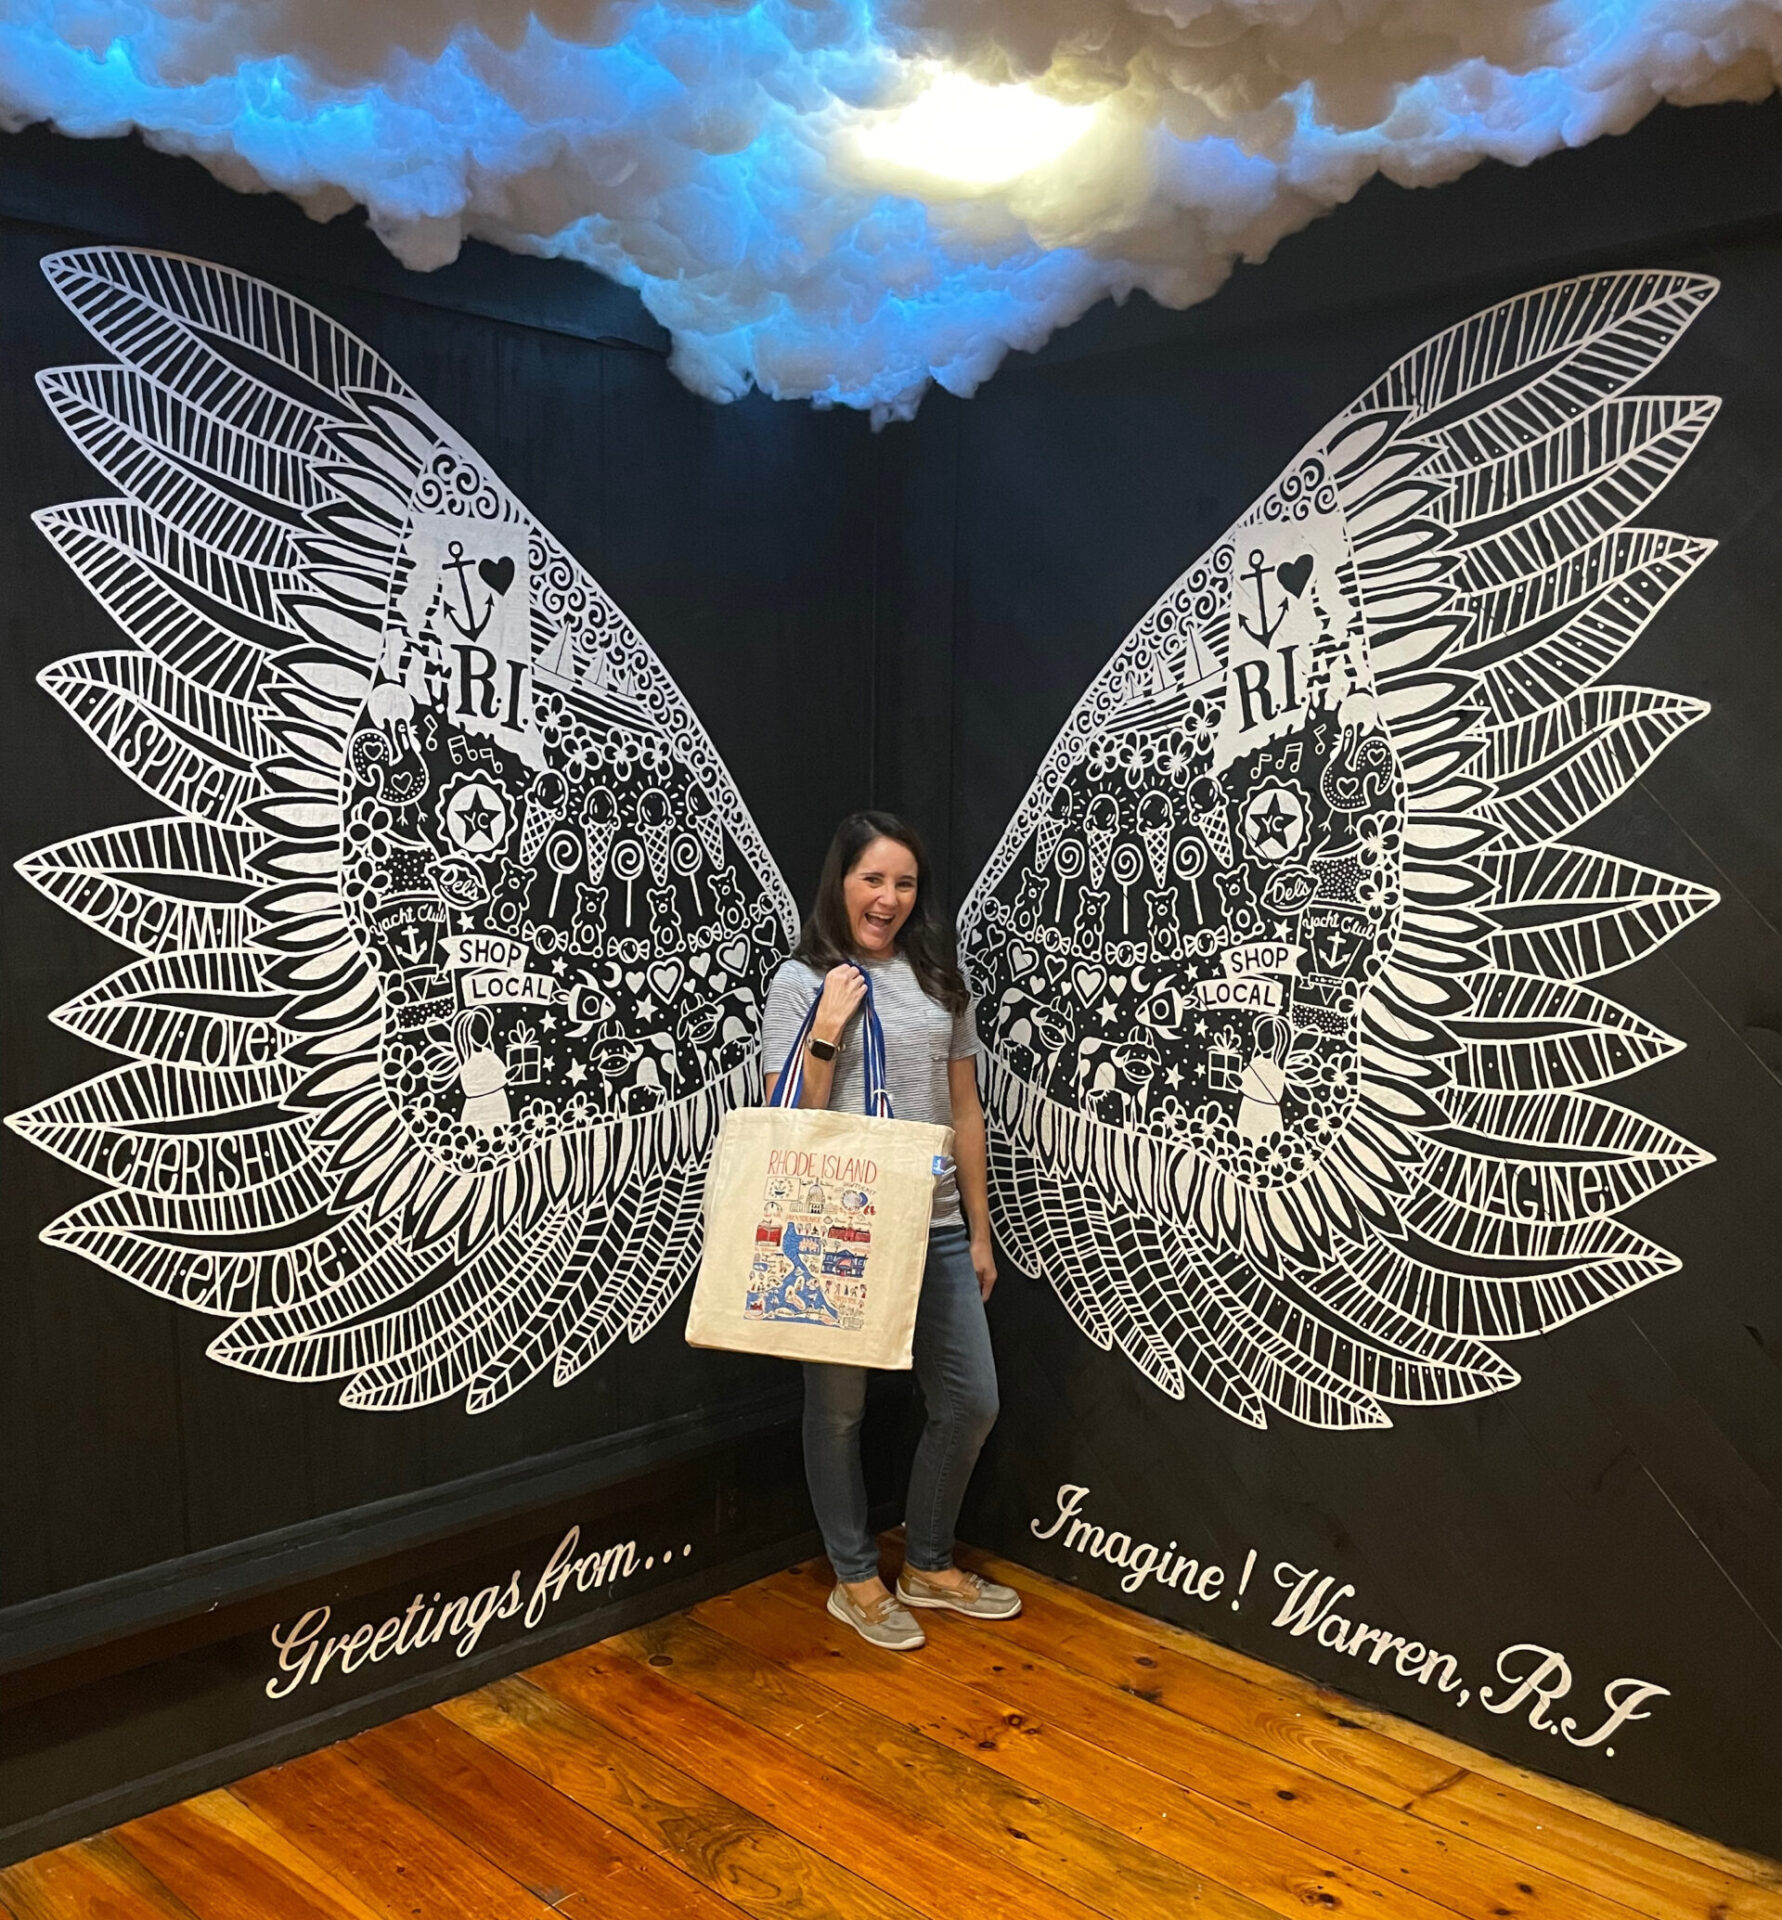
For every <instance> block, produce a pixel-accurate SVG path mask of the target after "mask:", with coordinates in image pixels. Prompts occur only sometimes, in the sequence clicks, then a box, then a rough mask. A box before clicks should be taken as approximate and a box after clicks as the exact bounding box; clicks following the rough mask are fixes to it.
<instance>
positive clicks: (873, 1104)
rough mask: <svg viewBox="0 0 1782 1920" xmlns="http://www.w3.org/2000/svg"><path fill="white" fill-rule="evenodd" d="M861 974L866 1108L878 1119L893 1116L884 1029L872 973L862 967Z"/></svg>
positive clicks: (891, 1118) (893, 1117)
mask: <svg viewBox="0 0 1782 1920" xmlns="http://www.w3.org/2000/svg"><path fill="white" fill-rule="evenodd" d="M860 977H861V979H863V980H864V981H865V982H866V1019H865V1023H864V1025H865V1031H866V1111H867V1112H868V1113H869V1114H872V1115H873V1116H874V1117H875V1118H876V1119H879V1120H894V1119H896V1117H897V1116H896V1115H895V1114H894V1113H893V1112H892V1111H891V1069H890V1062H889V1061H888V1060H887V1059H886V1056H885V1029H884V1025H883V1023H882V1022H881V1021H880V1019H879V1008H878V1002H877V1001H876V1000H875V999H874V998H873V992H872V975H871V974H870V973H868V972H867V971H866V969H865V968H864V967H862V968H861V969H860Z"/></svg>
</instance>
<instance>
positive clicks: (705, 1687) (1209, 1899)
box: [601, 1615, 1266, 1920]
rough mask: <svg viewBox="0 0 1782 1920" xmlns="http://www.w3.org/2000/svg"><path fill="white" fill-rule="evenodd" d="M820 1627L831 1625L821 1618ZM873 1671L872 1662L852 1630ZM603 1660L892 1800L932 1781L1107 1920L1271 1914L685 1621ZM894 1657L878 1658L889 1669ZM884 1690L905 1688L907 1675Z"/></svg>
mask: <svg viewBox="0 0 1782 1920" xmlns="http://www.w3.org/2000/svg"><path fill="white" fill-rule="evenodd" d="M823 1618H824V1622H825V1624H827V1625H833V1622H830V1621H829V1620H828V1616H827V1615H824V1616H823ZM841 1631H843V1632H845V1633H848V1635H849V1638H850V1639H853V1640H854V1642H855V1645H856V1646H859V1647H860V1649H861V1653H862V1655H863V1656H864V1657H865V1659H866V1660H867V1661H868V1662H869V1663H870V1662H873V1661H874V1660H875V1655H874V1653H873V1651H872V1650H871V1649H869V1648H866V1647H865V1646H864V1645H863V1644H862V1643H861V1642H860V1641H859V1640H858V1639H857V1637H856V1636H854V1635H853V1634H852V1633H851V1631H850V1630H849V1629H846V1628H843V1629H841ZM601 1652H602V1653H603V1654H604V1653H608V1652H611V1653H618V1654H624V1655H629V1656H630V1657H632V1658H634V1659H638V1660H642V1661H644V1662H646V1663H647V1664H648V1665H650V1667H651V1668H652V1669H653V1670H654V1671H656V1672H658V1673H660V1675H661V1677H662V1678H663V1679H665V1680H667V1681H668V1682H669V1684H671V1685H673V1686H679V1687H686V1688H688V1689H689V1690H691V1691H693V1692H695V1693H698V1694H700V1695H701V1696H702V1697H704V1698H705V1699H707V1700H709V1701H711V1702H712V1703H713V1704H714V1705H717V1706H719V1707H722V1708H724V1709H725V1710H726V1711H728V1712H730V1713H733V1714H737V1715H739V1716H742V1715H746V1716H747V1717H748V1718H749V1719H750V1720H751V1721H752V1722H753V1723H754V1724H755V1725H757V1726H767V1727H770V1728H771V1729H772V1730H773V1731H775V1732H777V1733H779V1734H780V1735H781V1737H782V1738H784V1739H787V1740H791V1741H795V1742H797V1743H798V1744H799V1745H800V1746H801V1747H802V1748H803V1749H804V1750H805V1751H806V1752H808V1753H811V1754H813V1755H815V1756H817V1757H819V1758H821V1759H822V1760H823V1761H824V1762H825V1763H826V1764H828V1765H831V1766H834V1767H836V1768H837V1769H839V1770H841V1771H843V1772H845V1773H847V1774H848V1775H849V1777H850V1778H852V1779H854V1780H855V1781H857V1782H859V1783H860V1784H861V1785H862V1786H864V1787H866V1788H867V1789H868V1790H869V1791H873V1792H876V1793H878V1794H879V1795H880V1797H881V1798H884V1799H887V1800H892V1799H896V1798H900V1797H907V1795H908V1792H909V1786H908V1782H909V1779H910V1777H911V1775H912V1774H916V1773H920V1774H921V1775H923V1776H924V1780H925V1788H924V1790H925V1793H926V1795H927V1797H928V1798H929V1800H930V1803H931V1804H933V1805H935V1806H937V1807H941V1808H944V1809H945V1820H946V1825H947V1827H948V1830H949V1831H950V1832H952V1833H955V1834H961V1835H964V1836H966V1837H968V1838H970V1839H971V1840H973V1841H974V1842H976V1843H977V1844H978V1845H980V1846H982V1847H984V1848H985V1849H986V1850H988V1851H990V1852H992V1853H996V1854H999V1855H1001V1856H1002V1857H1004V1858H1006V1859H1008V1860H1009V1861H1011V1862H1012V1863H1014V1864H1016V1865H1017V1866H1019V1868H1020V1869H1021V1870H1022V1871H1023V1872H1025V1873H1028V1874H1030V1875H1032V1876H1033V1877H1034V1878H1035V1879H1038V1880H1043V1881H1044V1882H1045V1883H1046V1885H1048V1886H1049V1887H1052V1888H1053V1889H1054V1890H1055V1891H1057V1892H1059V1893H1063V1894H1066V1895H1068V1896H1069V1897H1070V1898H1072V1899H1075V1900H1078V1901H1080V1902H1081V1903H1082V1904H1083V1905H1084V1906H1087V1907H1090V1908H1093V1909H1094V1910H1095V1911H1097V1912H1099V1913H1103V1914H1106V1915H1108V1916H1109V1917H1110V1920H1172V1916H1175V1915H1178V1914H1183V1913H1187V1912H1196V1913H1200V1914H1205V1915H1207V1916H1209V1920H1211V1916H1213V1915H1215V1914H1229V1915H1230V1916H1231V1920H1264V1916H1265V1911H1266V1910H1265V1909H1263V1908H1261V1907H1259V1906H1257V1905H1255V1904H1254V1903H1252V1902H1250V1901H1248V1900H1244V1899H1235V1898H1227V1897H1225V1896H1224V1895H1223V1893H1222V1892H1221V1891H1220V1890H1217V1889H1205V1888H1203V1887H1202V1885H1201V1879H1200V1876H1199V1874H1198V1873H1196V1872H1194V1871H1192V1870H1189V1869H1186V1868H1184V1867H1182V1866H1181V1865H1179V1864H1178V1863H1176V1862H1173V1861H1172V1860H1170V1859H1169V1858H1168V1857H1167V1856H1165V1855H1163V1854H1160V1853H1158V1852H1155V1851H1153V1850H1152V1849H1151V1848H1150V1847H1148V1846H1146V1845H1144V1844H1142V1843H1140V1842H1138V1841H1136V1840H1134V1839H1130V1838H1128V1837H1126V1835H1124V1834H1123V1833H1122V1832H1121V1831H1120V1830H1119V1829H1118V1828H1112V1827H1108V1826H1106V1825H1105V1824H1103V1823H1102V1822H1100V1821H1098V1820H1095V1819H1093V1818H1091V1817H1088V1816H1086V1815H1085V1814H1084V1813H1083V1812H1081V1811H1080V1810H1078V1809H1076V1808H1073V1807H1072V1806H1070V1805H1068V1804H1066V1803H1064V1802H1061V1801H1059V1800H1056V1799H1052V1798H1049V1797H1047V1796H1044V1795H1041V1794H1037V1793H1035V1792H1031V1791H1026V1790H1024V1789H1023V1788H1022V1787H1021V1786H1020V1785H1019V1784H1018V1783H1013V1782H1011V1781H1009V1780H1008V1779H1006V1778H1005V1777H1004V1776H1003V1774H1002V1773H1000V1772H999V1771H997V1770H996V1769H994V1768H991V1767H989V1766H986V1765H984V1764H983V1760H982V1754H981V1752H980V1751H978V1749H979V1748H981V1747H982V1744H983V1743H982V1741H981V1740H979V1739H978V1738H977V1735H978V1734H979V1733H981V1732H985V1731H987V1727H984V1726H980V1727H978V1728H975V1729H973V1730H972V1737H971V1738H970V1739H969V1741H967V1742H966V1743H965V1744H964V1746H963V1748H962V1749H960V1748H959V1743H956V1742H946V1741H936V1740H934V1739H932V1738H930V1737H928V1736H927V1734H926V1733H925V1732H924V1731H922V1730H918V1729H915V1728H913V1727H912V1726H911V1725H910V1724H909V1723H908V1722H907V1721H906V1720H905V1719H904V1718H903V1717H902V1716H901V1715H896V1714H893V1715H887V1714H884V1713H882V1712H878V1711H873V1710H871V1709H870V1708H869V1707H866V1706H862V1705H860V1704H857V1703H856V1702H855V1701H854V1700H853V1699H852V1698H850V1697H849V1696H847V1695H845V1694H843V1693H838V1692H835V1691H832V1690H831V1689H830V1688H829V1687H827V1686H825V1685H822V1684H818V1682H819V1681H820V1680H821V1679H823V1678H824V1677H826V1676H823V1675H818V1676H816V1678H815V1679H807V1678H805V1677H804V1676H803V1673H802V1670H795V1669H794V1668H792V1667H791V1666H789V1665H787V1664H784V1663H781V1662H780V1661H778V1660H777V1659H775V1658H774V1657H772V1656H769V1657H767V1658H758V1657H756V1655H755V1654H754V1653H753V1652H751V1651H750V1649H749V1648H748V1647H747V1646H746V1645H743V1644H741V1643H739V1642H738V1641H736V1640H733V1639H730V1638H727V1637H725V1636H724V1635H722V1634H721V1633H717V1632H713V1631H711V1630H709V1629H708V1628H706V1627H705V1626H703V1625H701V1624H700V1623H699V1622H698V1621H697V1620H692V1619H688V1618H687V1617H685V1616H676V1617H674V1618H673V1619H669V1620H663V1621H658V1622H656V1623H655V1624H654V1625H653V1626H650V1627H642V1628H639V1629H637V1630H636V1631H635V1632H633V1633H629V1634H625V1635H622V1636H621V1637H620V1638H619V1639H618V1640H616V1641H609V1642H607V1643H606V1645H605V1646H604V1647H602V1649H601ZM885 1657H886V1656H884V1655H882V1654H880V1655H877V1656H876V1659H877V1660H878V1661H883V1660H884V1659H885ZM886 1677H887V1679H888V1680H889V1681H890V1682H892V1683H893V1684H896V1683H898V1682H899V1681H902V1682H903V1683H905V1684H907V1682H908V1680H909V1678H910V1673H909V1668H908V1667H907V1665H903V1664H900V1665H899V1666H897V1667H895V1668H892V1669H891V1670H890V1671H889V1673H888V1674H887V1676H886Z"/></svg>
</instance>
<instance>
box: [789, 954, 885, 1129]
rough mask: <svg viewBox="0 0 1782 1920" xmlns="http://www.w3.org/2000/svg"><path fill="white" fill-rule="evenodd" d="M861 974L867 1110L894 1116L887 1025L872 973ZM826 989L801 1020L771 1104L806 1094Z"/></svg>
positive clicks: (792, 1102)
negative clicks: (808, 1054) (807, 1061)
mask: <svg viewBox="0 0 1782 1920" xmlns="http://www.w3.org/2000/svg"><path fill="white" fill-rule="evenodd" d="M860 977H861V979H862V980H864V981H865V982H866V1006H865V1010H864V1012H863V1014H862V1017H861V1030H862V1033H863V1035H864V1039H865V1066H866V1111H867V1113H868V1114H870V1115H872V1116H873V1117H874V1118H876V1119H879V1120H894V1119H896V1117H897V1116H896V1115H895V1114H894V1113H893V1112H892V1111H891V1088H890V1084H889V1079H888V1063H887V1060H886V1056H885V1029H884V1026H883V1025H882V1024H881V1022H880V1020H879V1009H878V1005H877V1003H876V1002H875V1001H874V999H873V993H872V975H871V974H869V973H868V972H867V971H866V969H865V968H864V967H862V968H861V969H860ZM822 1000H823V991H822V989H821V987H819V988H818V990H817V997H816V999H814V1000H813V1001H812V1002H811V1004H810V1008H809V1011H808V1012H806V1014H805V1016H804V1018H803V1020H801V1021H800V1022H799V1025H798V1033H797V1035H796V1037H795V1038H794V1039H793V1042H792V1049H791V1051H790V1052H789V1053H788V1054H787V1055H786V1064H785V1065H784V1066H783V1067H781V1069H780V1077H779V1079H778V1081H777V1082H776V1083H775V1085H774V1090H773V1098H772V1099H771V1100H769V1101H768V1103H767V1104H768V1105H769V1106H770V1107H795V1106H797V1105H798V1103H799V1100H800V1099H801V1098H802V1097H803V1094H804V1049H805V1043H806V1041H808V1040H809V1039H810V1037H811V1029H812V1027H814V1026H815V1025H816V1024H817V1008H818V1007H819V1006H820V1005H821V1004H822Z"/></svg>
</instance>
